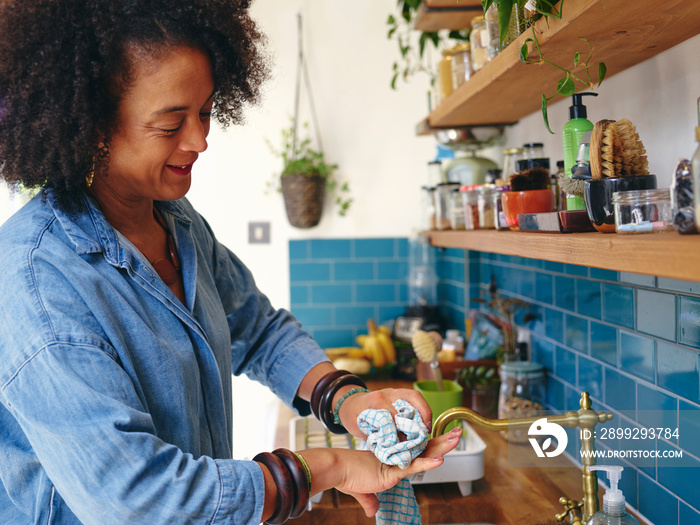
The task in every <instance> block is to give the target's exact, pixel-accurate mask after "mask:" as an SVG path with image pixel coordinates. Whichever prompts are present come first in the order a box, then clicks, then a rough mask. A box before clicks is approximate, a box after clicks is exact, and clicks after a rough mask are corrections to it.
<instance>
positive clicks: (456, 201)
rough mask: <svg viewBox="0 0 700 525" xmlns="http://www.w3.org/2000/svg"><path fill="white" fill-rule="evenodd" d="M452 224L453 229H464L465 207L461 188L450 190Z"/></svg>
mask: <svg viewBox="0 0 700 525" xmlns="http://www.w3.org/2000/svg"><path fill="white" fill-rule="evenodd" d="M448 207H449V215H450V226H451V227H452V229H453V230H464V229H465V224H464V208H463V207H462V196H461V195H460V193H459V188H454V189H453V190H452V191H451V192H450V202H449V205H448Z"/></svg>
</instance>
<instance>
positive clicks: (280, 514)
mask: <svg viewBox="0 0 700 525" xmlns="http://www.w3.org/2000/svg"><path fill="white" fill-rule="evenodd" d="M253 461H257V462H258V463H262V464H263V465H265V466H266V467H267V468H268V470H269V471H270V474H272V479H273V480H274V481H275V485H276V486H277V502H276V507H275V512H274V513H273V514H272V517H270V519H269V520H267V521H266V523H270V524H271V525H277V524H279V523H284V522H285V521H287V520H288V519H289V516H290V515H291V512H292V506H293V505H294V489H293V483H292V476H291V474H290V472H289V470H288V469H287V467H286V466H285V464H284V463H283V462H282V460H281V459H280V458H278V457H277V456H275V455H274V454H271V453H269V452H261V453H260V454H258V455H257V456H255V457H254V458H253Z"/></svg>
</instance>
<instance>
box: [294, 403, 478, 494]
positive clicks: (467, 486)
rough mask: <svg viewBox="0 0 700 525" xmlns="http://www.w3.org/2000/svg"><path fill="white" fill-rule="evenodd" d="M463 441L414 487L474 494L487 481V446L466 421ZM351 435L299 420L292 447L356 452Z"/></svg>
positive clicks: (418, 478) (313, 420)
mask: <svg viewBox="0 0 700 525" xmlns="http://www.w3.org/2000/svg"><path fill="white" fill-rule="evenodd" d="M461 423H462V438H461V439H460V440H459V445H457V448H455V449H454V450H452V451H451V452H449V453H447V454H446V455H445V462H444V463H443V464H442V465H440V466H439V467H438V468H436V469H433V470H429V471H427V472H421V473H419V474H416V475H414V476H413V478H411V483H413V484H414V485H417V484H423V483H453V482H456V483H457V484H458V486H459V490H460V492H461V493H462V496H466V495H468V494H471V492H472V481H474V480H477V479H481V478H483V477H484V450H486V443H484V441H483V440H482V439H481V438H480V437H479V435H478V434H477V433H476V432H474V430H473V429H472V427H470V426H469V424H467V423H466V422H464V421H461ZM356 439H357V438H354V437H353V436H351V435H350V434H332V433H330V432H328V430H326V428H325V427H324V426H323V424H322V423H321V422H320V421H319V420H318V419H316V418H311V417H295V418H292V419H291V421H290V423H289V445H290V448H291V449H292V450H295V451H299V450H304V449H307V448H350V449H354V448H355V440H356ZM321 495H322V494H316V495H315V496H314V497H313V498H312V499H311V501H313V502H314V503H318V501H320V499H321Z"/></svg>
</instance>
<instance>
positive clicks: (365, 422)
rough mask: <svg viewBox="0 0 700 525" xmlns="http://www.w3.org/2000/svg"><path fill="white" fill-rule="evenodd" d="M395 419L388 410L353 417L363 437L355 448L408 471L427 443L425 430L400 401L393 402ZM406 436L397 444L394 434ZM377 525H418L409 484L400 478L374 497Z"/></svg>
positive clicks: (417, 516) (412, 409) (414, 410)
mask: <svg viewBox="0 0 700 525" xmlns="http://www.w3.org/2000/svg"><path fill="white" fill-rule="evenodd" d="M394 408H395V409H396V410H397V412H398V413H397V414H396V418H395V420H394V419H393V418H392V417H391V413H390V412H389V411H388V410H376V409H368V410H365V411H363V412H362V413H361V414H360V415H359V416H358V418H357V424H358V426H359V427H360V430H361V431H362V432H363V433H364V434H365V435H366V436H367V439H366V440H365V441H363V442H362V443H361V444H360V446H359V447H358V448H360V449H362V450H371V451H372V452H373V453H374V455H375V456H377V459H379V461H381V462H382V463H385V464H387V465H398V466H399V467H400V468H402V469H406V468H408V466H409V465H410V464H411V462H412V461H413V460H414V459H415V458H416V457H417V456H419V455H420V453H421V452H423V449H424V448H425V447H426V445H427V444H428V438H429V433H428V428H427V427H426V426H425V423H423V420H422V418H421V417H420V414H419V413H418V411H417V410H416V409H415V408H413V407H412V406H411V405H410V404H409V403H407V402H406V401H404V400H403V399H399V400H398V401H396V402H395V403H394ZM399 432H402V433H403V434H405V435H406V441H399V435H398V433H399ZM377 498H378V499H379V511H378V512H377V516H376V519H377V525H404V524H410V525H420V522H421V517H420V511H419V510H418V505H417V504H416V497H415V494H414V493H413V487H412V486H411V482H410V481H408V479H407V478H404V479H402V480H401V481H400V482H399V483H398V484H397V485H396V486H394V487H393V488H391V489H389V490H386V491H384V492H382V493H380V494H377Z"/></svg>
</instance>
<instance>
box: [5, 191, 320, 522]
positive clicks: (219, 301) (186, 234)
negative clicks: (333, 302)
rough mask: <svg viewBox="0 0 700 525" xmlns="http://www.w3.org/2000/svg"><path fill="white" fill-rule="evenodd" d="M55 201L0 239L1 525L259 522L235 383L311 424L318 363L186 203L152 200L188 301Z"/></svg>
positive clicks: (257, 486) (18, 218) (41, 202)
mask: <svg viewBox="0 0 700 525" xmlns="http://www.w3.org/2000/svg"><path fill="white" fill-rule="evenodd" d="M46 193H47V198H46V199H42V198H41V194H40V195H39V196H38V197H36V198H34V199H33V200H32V201H30V202H29V203H28V204H26V205H25V206H24V207H23V208H22V209H21V210H19V211H18V212H17V213H16V214H15V215H13V216H12V217H11V218H10V219H9V220H8V221H7V222H6V223H5V224H4V225H3V226H2V227H1V228H0V269H2V277H1V278H0V312H2V314H1V315H0V402H1V404H0V522H1V523H3V524H4V525H7V524H10V523H12V524H14V523H22V524H24V523H58V524H73V523H86V524H88V523H95V524H100V525H106V524H110V523H118V524H120V525H121V524H124V523H130V524H131V523H134V524H137V523H143V524H149V525H154V524H159V523H167V524H169V525H173V524H176V523H235V524H244V523H256V524H257V523H259V522H260V520H261V515H262V506H263V500H264V483H263V477H262V472H261V470H260V468H259V467H258V465H257V464H256V463H255V462H252V461H242V460H233V459H231V446H232V443H231V435H232V427H233V425H237V426H245V425H246V422H245V421H240V420H234V419H232V403H231V372H233V374H234V375H238V374H241V373H244V374H246V375H248V376H249V377H251V378H252V379H254V380H257V381H259V382H261V383H263V384H265V385H268V386H269V387H270V388H271V389H272V391H273V392H274V393H275V394H276V395H277V396H279V397H280V398H281V399H282V400H283V401H284V402H285V403H286V404H287V405H289V406H291V407H292V408H294V409H296V410H297V412H298V413H301V414H308V412H309V408H308V404H307V403H305V402H302V401H301V400H300V399H299V398H295V392H296V391H297V388H298V386H299V384H300V382H301V380H302V378H303V377H304V375H305V374H306V373H307V372H308V371H309V370H310V369H311V368H312V367H313V366H315V365H316V364H318V363H319V362H321V361H324V360H326V358H325V355H324V354H323V352H322V351H321V350H320V349H319V347H318V345H317V344H316V343H315V342H313V341H312V340H311V338H310V337H309V336H308V335H307V334H306V333H305V332H303V331H302V330H301V328H300V326H299V324H298V323H297V321H296V320H295V319H294V318H293V317H292V316H291V314H289V313H288V312H286V311H284V310H275V309H274V308H272V306H271V305H270V303H269V301H268V300H267V298H266V297H265V296H264V295H263V294H262V293H261V292H260V291H259V290H258V289H257V288H256V286H255V283H254V281H253V277H252V276H251V274H250V272H249V271H248V269H247V268H246V267H245V266H244V265H243V264H242V263H241V261H240V260H239V259H238V258H236V256H234V255H233V254H232V253H231V252H230V251H229V250H227V249H226V248H225V247H224V246H222V245H221V244H219V243H218V242H217V241H216V238H215V237H214V234H213V233H212V231H211V229H210V228H209V226H208V224H207V223H206V221H205V220H204V219H203V218H202V217H201V216H200V215H199V214H198V213H197V212H196V211H195V210H194V209H193V208H192V206H191V205H190V204H189V202H188V201H187V200H185V199H183V200H181V201H175V202H159V203H157V206H158V207H159V209H161V210H162V214H163V216H164V217H165V219H166V221H167V224H168V227H169V228H170V230H171V232H172V234H173V236H174V238H175V242H176V244H177V247H178V253H179V256H180V260H181V267H182V277H183V281H184V285H185V296H186V301H185V302H186V304H184V305H183V304H182V303H181V302H180V301H179V300H178V299H177V298H176V297H175V295H174V294H173V293H172V292H171V291H170V289H169V288H168V287H167V286H166V285H165V284H164V283H163V281H161V279H160V278H159V277H158V276H157V274H156V273H155V271H154V270H153V268H152V267H151V265H150V263H149V262H148V261H147V260H146V258H145V257H144V256H143V255H142V254H141V253H140V252H139V251H138V250H137V249H136V248H135V247H134V246H133V245H132V244H131V243H130V242H129V241H128V240H127V239H126V238H125V237H123V236H122V235H121V234H120V233H119V232H117V231H116V230H115V229H114V228H112V226H111V225H110V224H109V223H108V222H107V221H106V220H105V218H104V216H103V215H102V213H101V212H100V211H99V209H97V208H96V206H95V205H94V204H93V203H92V201H91V200H90V199H88V198H87V197H85V201H86V204H87V209H86V210H85V211H84V212H81V213H79V214H77V215H73V216H70V215H67V214H66V213H64V212H62V211H61V210H60V209H59V208H58V207H57V206H56V205H55V204H54V203H53V199H52V198H51V194H50V192H46Z"/></svg>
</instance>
